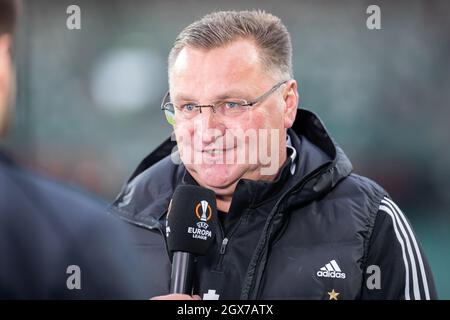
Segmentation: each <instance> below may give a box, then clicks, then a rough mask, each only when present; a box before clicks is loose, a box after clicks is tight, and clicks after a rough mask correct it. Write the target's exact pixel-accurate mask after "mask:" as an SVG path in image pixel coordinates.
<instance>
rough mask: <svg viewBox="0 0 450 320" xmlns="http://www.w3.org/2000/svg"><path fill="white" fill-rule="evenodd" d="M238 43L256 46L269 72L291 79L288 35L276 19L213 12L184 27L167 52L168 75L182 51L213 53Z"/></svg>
mask: <svg viewBox="0 0 450 320" xmlns="http://www.w3.org/2000/svg"><path fill="white" fill-rule="evenodd" d="M238 39H249V40H253V41H254V42H255V43H256V46H257V48H258V49H259V50H260V57H261V61H262V63H263V65H264V66H265V67H266V68H267V69H268V70H270V72H276V73H279V75H280V77H283V78H293V71H292V43H291V37H290V35H289V32H288V30H287V28H286V26H285V25H284V24H283V23H282V22H281V20H280V18H278V17H276V16H274V15H272V14H270V13H266V12H264V11H262V10H252V11H218V12H213V13H210V14H208V15H206V16H204V17H203V18H202V19H200V20H198V21H196V22H194V23H192V24H191V25H189V26H187V27H186V28H185V29H184V30H183V31H181V33H180V34H179V35H178V37H177V38H176V40H175V42H174V44H173V46H172V49H171V50H170V54H169V61H168V62H169V73H170V69H171V68H172V66H173V64H174V63H175V60H176V58H177V56H178V54H179V53H180V51H181V50H182V49H183V48H185V47H192V48H202V49H213V48H219V47H222V46H224V45H227V44H229V43H231V42H233V41H235V40H238Z"/></svg>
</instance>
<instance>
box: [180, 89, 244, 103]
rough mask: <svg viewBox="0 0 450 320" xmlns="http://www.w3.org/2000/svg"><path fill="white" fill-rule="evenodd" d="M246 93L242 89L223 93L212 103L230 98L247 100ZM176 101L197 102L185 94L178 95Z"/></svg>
mask: <svg viewBox="0 0 450 320" xmlns="http://www.w3.org/2000/svg"><path fill="white" fill-rule="evenodd" d="M246 95H247V94H246V92H245V91H242V90H240V89H236V90H230V91H225V92H222V93H220V94H218V95H216V96H214V98H213V99H212V101H220V100H225V99H230V98H241V99H243V98H246ZM174 100H175V101H197V99H196V98H194V97H192V96H191V95H190V94H184V93H179V94H176V95H175V96H174Z"/></svg>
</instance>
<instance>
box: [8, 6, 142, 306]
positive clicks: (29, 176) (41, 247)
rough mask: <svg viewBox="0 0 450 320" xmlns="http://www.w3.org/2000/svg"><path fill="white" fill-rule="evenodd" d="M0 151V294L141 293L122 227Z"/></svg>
mask: <svg viewBox="0 0 450 320" xmlns="http://www.w3.org/2000/svg"><path fill="white" fill-rule="evenodd" d="M15 19H16V4H15V1H13V0H0V132H1V133H2V134H3V133H5V131H6V126H7V124H8V122H9V114H10V106H11V105H12V104H11V100H12V97H13V86H14V80H13V78H14V77H13V64H12V58H11V47H12V38H13V36H12V35H13V32H14V23H15ZM105 211H106V210H105V207H104V206H103V204H101V203H99V202H98V201H97V200H94V199H93V198H91V197H88V196H86V195H83V194H81V193H80V192H77V191H75V190H72V189H69V188H68V187H65V186H62V185H60V184H58V183H56V182H55V181H52V180H51V179H48V178H43V177H40V176H38V175H36V174H33V173H31V172H29V171H27V170H25V169H22V168H20V167H19V166H18V165H17V164H15V163H14V162H13V161H12V160H10V159H9V158H8V157H7V156H6V155H5V154H4V153H0V299H131V298H134V299H144V298H146V296H145V295H143V293H144V291H143V289H142V287H141V284H140V272H139V269H138V268H137V266H136V265H137V263H136V261H135V260H136V257H135V255H133V254H132V250H130V248H128V247H126V246H125V243H126V242H127V241H129V240H128V237H127V234H125V233H124V230H123V225H119V222H118V221H115V219H113V218H112V217H110V216H107V215H106V214H105Z"/></svg>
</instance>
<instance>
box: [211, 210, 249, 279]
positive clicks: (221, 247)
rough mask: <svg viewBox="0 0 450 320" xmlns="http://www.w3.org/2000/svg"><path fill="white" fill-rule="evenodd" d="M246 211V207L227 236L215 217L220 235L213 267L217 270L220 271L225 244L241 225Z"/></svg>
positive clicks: (225, 248) (226, 244)
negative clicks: (217, 252) (218, 247)
mask: <svg viewBox="0 0 450 320" xmlns="http://www.w3.org/2000/svg"><path fill="white" fill-rule="evenodd" d="M247 213H248V209H247V210H246V211H244V213H243V214H242V215H241V216H240V217H239V221H238V222H237V224H236V225H235V226H234V228H233V229H232V230H231V231H230V232H229V234H228V236H226V235H225V231H224V230H223V227H222V223H221V222H220V221H219V219H217V223H218V225H219V229H220V235H221V237H222V238H221V239H220V240H221V241H219V242H220V249H219V259H218V261H217V264H216V267H215V269H216V270H217V271H221V269H222V264H223V259H224V257H225V253H226V250H227V246H228V244H229V243H230V239H231V237H232V236H233V234H234V233H235V232H236V230H237V229H238V228H239V226H240V225H241V221H242V219H243V218H244V216H246V215H247Z"/></svg>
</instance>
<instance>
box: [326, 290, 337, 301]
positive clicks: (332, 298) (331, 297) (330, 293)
mask: <svg viewBox="0 0 450 320" xmlns="http://www.w3.org/2000/svg"><path fill="white" fill-rule="evenodd" d="M328 295H329V296H330V300H337V296H338V295H339V292H336V291H334V289H333V290H331V292H328Z"/></svg>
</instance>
